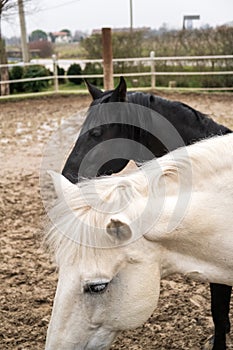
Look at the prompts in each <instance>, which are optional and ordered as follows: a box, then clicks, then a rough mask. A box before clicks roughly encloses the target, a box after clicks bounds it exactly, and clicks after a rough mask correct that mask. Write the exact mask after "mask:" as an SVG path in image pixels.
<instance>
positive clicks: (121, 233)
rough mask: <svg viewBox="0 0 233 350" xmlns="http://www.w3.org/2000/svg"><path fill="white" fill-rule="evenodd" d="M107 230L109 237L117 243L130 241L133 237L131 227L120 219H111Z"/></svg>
mask: <svg viewBox="0 0 233 350" xmlns="http://www.w3.org/2000/svg"><path fill="white" fill-rule="evenodd" d="M106 229H107V233H108V234H109V236H110V237H111V238H112V239H113V240H114V241H115V242H124V241H128V240H129V239H130V238H131V237H132V231H131V228H130V227H129V225H128V224H126V223H125V222H122V221H120V220H118V219H110V222H109V223H108V224H107V227H106Z"/></svg>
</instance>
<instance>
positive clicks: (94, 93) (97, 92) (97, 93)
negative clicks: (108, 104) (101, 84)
mask: <svg viewBox="0 0 233 350" xmlns="http://www.w3.org/2000/svg"><path fill="white" fill-rule="evenodd" d="M84 81H85V84H86V86H87V88H88V91H89V92H90V95H91V97H92V98H93V100H97V98H100V97H101V96H102V94H103V91H102V90H100V89H98V88H97V87H96V86H94V85H92V84H91V83H88V81H87V80H86V79H84Z"/></svg>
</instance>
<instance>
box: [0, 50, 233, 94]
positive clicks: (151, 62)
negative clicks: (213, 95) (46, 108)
mask: <svg viewBox="0 0 233 350" xmlns="http://www.w3.org/2000/svg"><path fill="white" fill-rule="evenodd" d="M216 60H217V61H218V60H225V62H226V61H228V60H232V64H231V66H233V55H218V56H182V57H155V55H154V52H153V51H152V52H151V54H150V56H149V57H140V58H117V59H113V64H114V63H123V62H124V63H126V64H127V63H128V64H129V63H130V64H132V65H133V66H135V67H140V66H141V67H143V66H147V67H150V71H146V72H145V71H137V72H131V73H113V77H119V76H121V75H124V77H130V78H134V80H136V78H138V77H150V84H148V86H147V88H148V89H155V88H156V89H158V88H159V89H171V88H172V89H179V90H225V91H231V90H233V86H230V87H227V86H226V87H217V86H216V87H205V88H189V87H182V88H179V87H176V86H175V84H169V86H163V87H157V86H156V77H159V76H171V77H172V79H173V80H174V76H177V77H179V76H194V75H195V76H203V75H208V76H216V75H222V76H225V75H230V76H233V71H232V70H225V69H224V65H222V68H223V69H222V70H217V71H216V70H209V71H207V70H206V71H157V70H156V64H157V62H166V63H167V65H168V66H169V64H170V65H172V64H174V62H177V65H178V63H179V62H186V63H187V62H188V64H189V65H192V64H193V62H196V61H204V62H205V64H206V67H210V66H211V64H212V62H213V61H216ZM65 63H66V64H68V63H69V64H71V63H78V64H80V65H81V66H82V67H85V65H86V64H87V63H100V64H103V60H101V59H99V60H97V59H95V60H58V59H57V58H56V56H55V55H53V57H52V58H51V59H50V60H49V59H47V60H40V59H34V60H32V61H31V62H30V63H15V64H4V65H0V70H1V68H2V67H8V68H9V69H10V68H12V67H14V66H23V67H24V66H32V65H38V64H39V65H44V66H45V67H48V68H50V69H51V70H52V73H53V74H52V75H51V76H45V77H35V78H27V79H16V80H8V81H0V84H12V83H23V82H33V81H39V80H51V81H53V86H54V88H53V91H50V92H48V93H53V92H55V93H58V92H60V91H61V90H60V86H59V79H67V78H86V79H88V78H104V75H103V74H83V75H72V76H71V75H67V74H66V75H64V76H61V75H58V69H57V67H58V66H59V67H62V66H64V65H65ZM135 70H136V69H135ZM171 82H172V81H171ZM136 89H141V87H140V86H137V87H134V90H136ZM81 91H82V92H84V90H83V89H82V90H77V89H75V90H69V91H67V90H66V91H65V90H62V93H64V92H68V93H70V92H81ZM35 94H39V93H33V95H35ZM43 94H44V93H43ZM21 95H23V96H26V95H30V93H24V94H21ZM15 96H19V94H17V95H16V94H12V95H10V97H15ZM1 97H4V96H1Z"/></svg>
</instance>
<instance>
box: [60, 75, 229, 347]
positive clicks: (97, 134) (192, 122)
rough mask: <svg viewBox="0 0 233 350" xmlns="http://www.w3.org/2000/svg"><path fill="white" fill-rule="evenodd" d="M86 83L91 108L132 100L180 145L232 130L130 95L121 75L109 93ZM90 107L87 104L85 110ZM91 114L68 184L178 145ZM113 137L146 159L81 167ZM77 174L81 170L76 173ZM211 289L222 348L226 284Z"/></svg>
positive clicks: (68, 167) (67, 169) (68, 168)
mask: <svg viewBox="0 0 233 350" xmlns="http://www.w3.org/2000/svg"><path fill="white" fill-rule="evenodd" d="M87 85H88V88H89V91H90V93H91V95H92V97H93V102H92V104H91V107H92V106H94V107H95V106H98V105H102V104H105V103H111V102H112V103H114V102H125V103H126V102H129V103H131V104H135V105H139V106H144V107H147V108H148V109H149V110H152V111H155V112H156V113H155V114H154V115H153V114H152V116H151V117H150V118H151V119H152V124H151V126H150V127H151V128H156V127H157V128H158V124H156V120H155V119H156V118H157V117H158V115H161V116H163V118H165V119H166V120H167V121H168V122H169V124H170V125H172V127H174V128H175V129H176V130H177V132H178V134H179V135H180V136H181V138H182V140H183V143H184V144H185V145H189V144H192V143H194V142H196V141H198V140H201V139H203V138H208V137H211V136H215V135H223V134H227V133H230V132H231V130H230V129H228V128H226V127H225V126H223V125H220V124H217V123H216V122H214V121H213V120H212V119H211V118H209V117H208V116H206V115H204V114H203V113H201V112H199V111H197V110H195V109H193V108H191V107H190V106H188V105H186V104H183V103H181V102H175V101H169V100H166V99H163V98H161V97H157V96H154V95H152V94H145V93H141V92H134V93H129V92H127V91H126V84H125V81H124V79H123V78H121V81H120V84H119V85H118V87H117V88H116V89H115V90H113V91H106V92H102V91H101V90H99V89H97V88H96V87H94V86H92V85H91V84H87ZM119 106H120V104H119ZM90 110H91V108H90V109H89V111H90ZM94 114H95V113H89V115H88V117H87V119H86V121H85V123H84V126H83V129H82V131H81V133H80V136H79V138H78V140H77V142H76V144H75V146H74V148H73V150H72V152H71V153H70V155H69V157H68V159H67V161H66V164H65V166H64V169H63V171H62V173H63V175H64V176H65V177H66V178H68V179H69V180H70V181H71V182H73V183H76V182H78V178H79V175H81V176H82V177H92V176H99V175H103V174H105V175H108V174H111V173H116V172H119V171H120V170H122V169H123V168H124V167H125V166H126V165H127V163H128V161H129V159H132V160H134V161H136V162H143V161H145V160H147V159H148V158H150V159H151V158H153V157H154V156H156V157H161V156H163V155H164V154H165V153H167V152H168V151H171V150H173V149H175V148H177V147H179V146H182V144H180V143H179V142H177V143H176V142H173V143H171V146H170V147H166V146H165V145H164V144H163V143H162V142H161V140H160V139H159V137H156V136H155V135H154V132H153V130H151V132H150V130H148V128H147V129H146V130H145V128H140V127H138V126H137V125H135V124H134V123H133V122H132V123H129V122H125V123H124V122H123V121H122V120H123V119H122V118H123V117H122V116H121V122H120V123H116V122H108V123H106V121H105V122H104V123H103V124H102V125H99V126H97V127H90V125H91V123H90V121H91V120H93V118H95V116H94ZM148 114H149V113H145V115H144V118H148V116H147V115H148ZM153 119H154V120H153ZM154 122H155V123H154ZM162 131H163V133H164V130H161V132H162ZM165 131H166V130H165ZM157 133H158V131H157ZM167 133H168V134H169V133H170V131H169V130H168V131H167ZM169 137H170V138H172V133H171V134H169V135H168V139H169ZM119 138H120V139H119ZM113 139H114V140H117V139H119V142H121V140H122V139H129V140H133V141H135V142H137V143H140V144H142V145H143V146H144V147H145V148H147V149H149V150H150V152H151V153H150V154H151V156H149V157H148V156H147V159H145V156H144V154H140V152H138V153H137V154H135V153H134V152H133V149H132V155H133V156H132V158H129V157H127V156H126V155H125V154H124V152H123V151H122V155H121V156H117V157H113V158H114V159H108V160H107V161H104V162H102V164H101V162H100V166H99V167H98V169H97V171H95V173H88V162H87V163H85V164H87V165H86V166H85V167H84V169H82V171H81V163H82V161H83V159H84V158H85V157H86V155H87V154H90V164H92V165H93V163H94V162H97V161H98V160H99V159H100V158H101V155H102V154H103V153H104V148H99V149H98V148H96V147H97V146H99V145H101V144H103V146H104V145H105V142H107V141H110V140H113ZM108 144H109V143H108ZM106 145H107V143H106ZM114 145H115V143H114ZM105 147H106V146H105ZM113 147H114V146H113ZM129 147H131V146H129ZM133 147H134V146H132V148H133ZM93 149H95V153H93V156H92V158H91V151H92V150H93ZM96 150H97V151H96ZM110 151H113V149H110ZM88 152H89V153H88ZM98 152H99V153H98ZM134 154H135V155H134ZM85 171H87V172H85ZM80 172H81V174H79V173H80ZM210 287H211V311H212V316H213V321H214V325H215V334H214V345H213V350H225V349H226V333H228V332H229V330H230V322H229V317H228V314H229V303H230V295H231V287H229V286H225V285H219V284H211V285H210Z"/></svg>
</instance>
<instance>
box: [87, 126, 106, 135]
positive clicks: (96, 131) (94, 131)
mask: <svg viewBox="0 0 233 350" xmlns="http://www.w3.org/2000/svg"><path fill="white" fill-rule="evenodd" d="M102 133H103V131H102V128H101V127H97V128H93V129H91V130H90V132H89V134H90V135H91V136H93V137H100V136H101V135H102Z"/></svg>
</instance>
